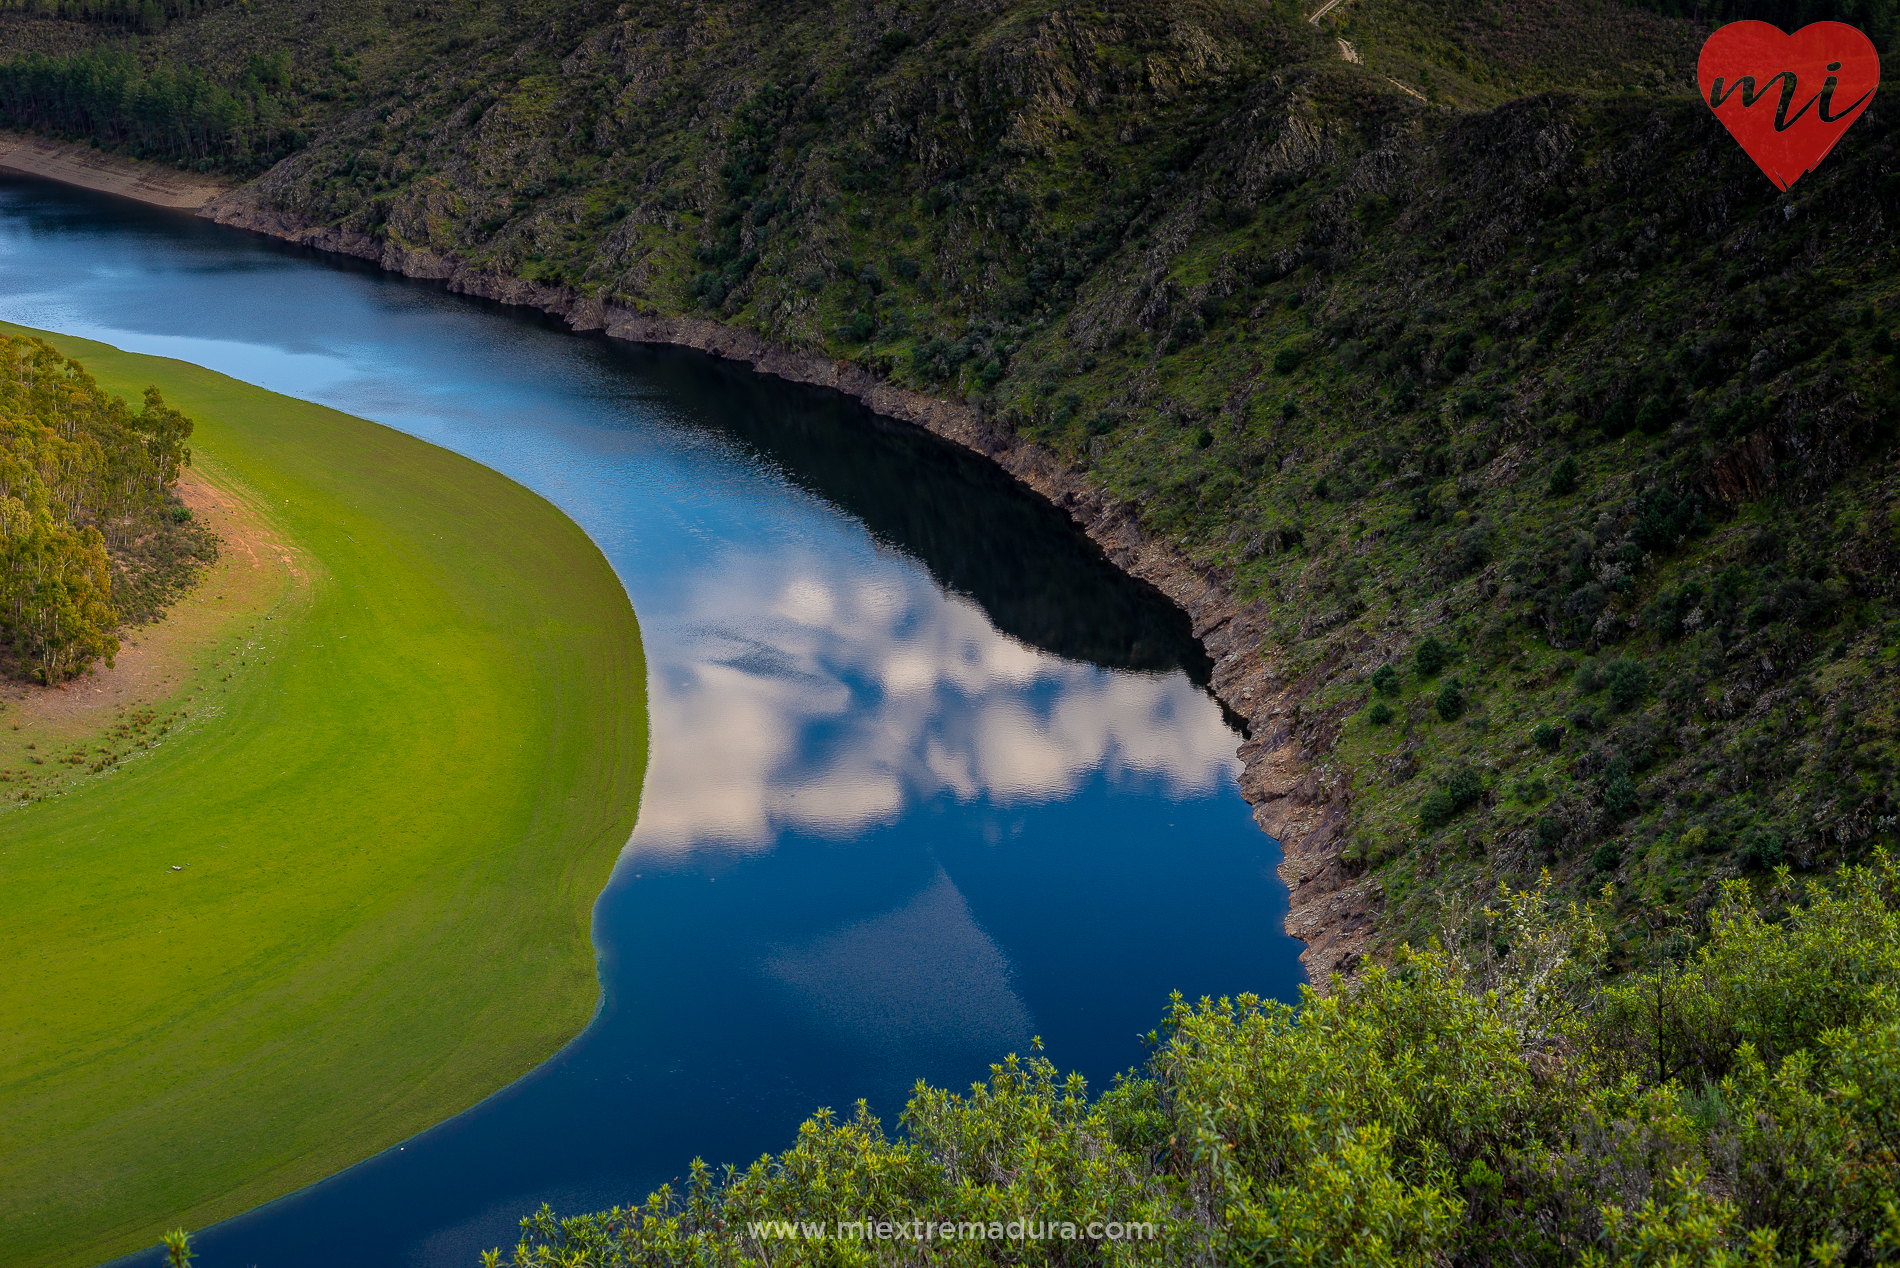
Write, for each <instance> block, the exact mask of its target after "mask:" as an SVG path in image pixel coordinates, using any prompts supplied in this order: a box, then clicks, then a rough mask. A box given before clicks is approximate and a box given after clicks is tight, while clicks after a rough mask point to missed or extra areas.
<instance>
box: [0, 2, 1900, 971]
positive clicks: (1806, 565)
mask: <svg viewBox="0 0 1900 1268" xmlns="http://www.w3.org/2000/svg"><path fill="white" fill-rule="evenodd" d="M54 9H56V10H57V13H58V15H59V16H47V14H48V13H49V12H51V11H52V10H54ZM1675 11H1677V6H1675V5H1674V4H1673V0H1664V2H1661V3H1659V4H1658V5H1656V6H1652V7H1650V8H1637V7H1629V6H1625V5H1622V4H1619V3H1617V2H1616V0H1594V2H1593V3H1589V4H1579V3H1570V2H1568V0H1498V2H1496V3H1492V2H1490V0H1481V2H1478V3H1468V4H1467V3H1457V4H1453V3H1442V4H1441V3H1435V2H1433V0H1344V3H1341V4H1339V5H1337V6H1335V7H1333V8H1331V9H1330V10H1329V11H1328V13H1327V14H1326V15H1325V16H1324V17H1323V18H1322V19H1321V20H1320V21H1319V22H1317V23H1314V22H1311V21H1308V20H1306V17H1305V16H1304V13H1303V11H1302V10H1299V9H1296V8H1295V7H1293V6H1291V5H1288V4H1257V3H1238V2H1235V0H1173V2H1163V0H1125V2H1123V3H1111V4H1105V5H1100V6H1094V7H1082V6H1068V5H1060V4H1052V3H1030V2H1027V0H955V2H951V3H941V4H929V5H925V4H904V3H880V4H860V3H781V2H774V3H765V2H764V0H725V2H715V3H707V4H703V5H697V6H691V7H685V6H679V5H673V4H664V3H659V2H658V0H628V2H627V3H622V4H618V5H606V4H588V3H569V2H562V0H555V2H551V3H541V4H532V5H530V4H505V3H501V2H500V0H484V2H480V3H478V2H476V0H427V2H426V3H391V4H384V3H381V2H380V0H378V2H377V3H373V4H372V3H367V2H364V3H350V2H347V0H333V2H330V3H323V4H317V3H314V2H313V0H248V2H247V3H244V4H235V3H232V4H225V3H218V2H216V0H214V3H212V4H211V5H210V6H209V7H202V6H199V5H196V4H190V5H185V6H183V7H179V6H177V5H173V6H171V7H170V8H165V9H162V10H159V9H155V10H154V11H153V12H152V13H150V14H147V13H146V11H145V9H144V7H143V6H141V8H140V9H139V14H140V15H141V16H139V17H137V18H136V19H128V17H127V16H126V15H127V13H128V12H129V10H125V9H123V7H122V6H121V7H118V8H115V7H113V6H112V5H105V6H104V7H101V6H98V5H88V4H87V3H85V2H84V0H81V2H80V3H71V2H69V0H61V3H59V4H58V5H56V6H48V5H44V4H36V5H35V6H33V7H32V8H30V9H22V10H16V11H14V12H12V13H10V14H6V15H0V39H4V41H5V47H6V48H7V49H9V50H13V51H15V56H14V58H13V60H12V62H11V63H10V66H9V68H8V69H7V70H5V71H4V72H3V73H0V106H3V107H4V109H5V110H6V111H7V112H8V118H9V119H11V120H12V122H13V124H14V125H15V126H25V127H42V128H50V129H54V130H64V131H65V132H66V133H68V134H69V135H76V136H86V135H91V136H93V137H94V138H95V139H97V140H98V141H99V142H100V143H101V144H103V145H105V146H108V147H122V148H127V149H129V150H131V151H132V152H135V153H144V154H147V155H157V156H170V157H173V158H175V159H177V160H179V161H183V162H186V163H188V164H191V165H195V166H201V167H212V166H220V165H221V166H224V167H227V168H230V169H234V170H237V171H255V170H257V169H259V168H260V167H263V166H265V165H266V164H271V165H270V166H269V167H268V170H267V171H264V173H263V175H262V176H261V177H260V178H259V179H258V180H257V181H256V182H255V184H254V185H253V186H252V187H251V189H250V190H249V191H248V192H247V193H245V194H243V195H241V197H247V198H250V199H252V200H254V201H256V202H259V203H261V204H263V205H266V206H268V207H270V208H272V209H274V211H275V212H276V213H279V214H282V215H285V216H288V217H291V218H295V219H298V220H301V221H302V222H304V223H306V224H309V225H313V226H334V227H337V228H340V229H346V230H352V231H357V232H361V233H365V234H368V235H372V236H373V237H375V238H379V239H381V240H383V241H384V242H385V243H386V244H388V245H389V246H390V247H392V248H394V249H396V250H397V251H398V252H399V253H405V254H409V255H416V254H418V253H420V254H422V255H427V256H429V257H431V258H438V259H440V260H442V261H444V262H446V264H447V265H453V266H454V267H455V268H458V269H466V270H474V271H485V272H487V273H489V274H492V275H499V276H504V277H515V278H525V279H530V280H533V281H536V282H539V283H541V284H543V285H544V286H547V287H554V288H567V289H568V290H569V291H570V292H572V293H574V294H576V295H579V296H584V297H587V298H591V299H595V300H599V301H601V302H603V303H606V304H611V305H619V306H622V307H623V308H627V309H637V310H640V311H642V312H646V313H656V314H660V315H671V316H699V317H702V318H707V319H714V320H718V321H722V322H725V323H729V324H731V325H733V326H735V327H740V328H743V329H745V330H748V331H752V332H757V333H758V334H760V335H763V336H764V337H766V338H768V339H770V340H772V341H775V342H777V343H778V344H780V345H782V346H786V347H789V348H794V349H803V350H808V351H812V352H821V353H825V354H829V355H831V356H834V357H838V358H843V359H847V360H850V361H853V362H855V363H857V364H859V365H861V366H863V367H866V368H868V369H870V370H871V371H873V372H874V373H876V374H878V375H882V376H886V377H888V378H889V379H891V380H893V381H895V382H897V383H900V384H904V385H908V386H912V387H915V388H917V389H920V390H922V391H925V392H929V393H934V394H937V395H941V396H944V397H949V398H952V399H956V400H960V401H964V402H967V403H970V404H972V405H974V406H975V407H977V408H978V409H980V410H981V411H983V413H984V415H985V416H986V418H987V419H988V420H989V422H990V425H991V426H993V427H994V428H995V429H996V430H997V431H998V432H999V433H1010V434H1011V435H1013V437H1014V439H1015V441H1017V442H1029V443H1033V444H1035V445H1038V446H1041V447H1043V448H1044V449H1046V450H1047V451H1048V452H1049V453H1050V454H1052V455H1054V457H1055V458H1057V459H1058V460H1059V461H1060V462H1062V463H1064V464H1067V465H1068V466H1069V467H1070V468H1071V469H1074V470H1079V471H1083V472H1085V473H1086V475H1087V478H1088V480H1089V481H1091V482H1092V483H1093V484H1094V485H1095V486H1096V487H1097V488H1099V490H1100V492H1101V500H1102V501H1104V502H1107V503H1110V504H1126V505H1128V506H1130V507H1132V508H1133V510H1134V512H1135V514H1136V515H1137V516H1138V517H1139V520H1140V522H1141V524H1142V526H1143V528H1144V529H1145V530H1146V532H1148V533H1149V534H1150V535H1165V536H1166V537H1167V538H1168V539H1169V540H1170V542H1171V543H1173V544H1174V545H1175V546H1176V547H1177V548H1178V549H1179V550H1180V551H1181V552H1182V553H1183V554H1184V555H1186V556H1187V558H1189V559H1190V560H1191V561H1192V562H1193V563H1194V565H1195V566H1197V567H1199V568H1200V569H1202V570H1204V572H1205V574H1206V575H1207V576H1208V577H1210V578H1212V579H1213V580H1215V581H1216V582H1218V583H1219V584H1221V585H1222V586H1224V587H1226V588H1227V589H1228V590H1229V591H1230V592H1231V593H1232V595H1233V596H1234V599H1235V602H1236V604H1237V606H1238V608H1239V610H1240V616H1239V618H1237V624H1238V625H1239V626H1240V627H1243V628H1246V629H1249V630H1251V631H1253V632H1254V638H1253V641H1252V643H1251V645H1250V650H1248V651H1247V653H1246V656H1247V657H1248V658H1249V664H1252V665H1253V667H1252V669H1251V670H1249V669H1248V667H1247V665H1242V666H1239V667H1238V668H1237V667H1235V666H1233V665H1227V666H1224V667H1223V669H1222V671H1221V672H1222V673H1223V674H1225V675H1227V676H1228V680H1229V681H1236V682H1242V681H1244V682H1246V683H1247V684H1248V687H1247V690H1248V691H1249V692H1251V694H1250V695H1249V696H1247V697H1245V699H1248V700H1251V701H1253V702H1254V703H1253V705H1252V708H1251V712H1252V723H1253V727H1254V730H1255V733H1256V735H1257V736H1259V737H1261V738H1262V740H1263V742H1266V743H1270V744H1279V745H1280V746H1281V747H1283V748H1285V749H1287V750H1288V751H1296V752H1298V753H1299V754H1301V758H1300V760H1301V762H1302V763H1303V766H1304V769H1306V770H1308V771H1310V772H1311V777H1310V778H1308V779H1306V780H1305V781H1304V782H1303V783H1300V784H1299V785H1298V787H1297V788H1295V789H1294V790H1293V791H1292V792H1290V793H1288V794H1287V795H1288V796H1290V797H1293V798H1299V799H1305V800H1309V801H1317V802H1319V803H1322V804H1321V805H1319V806H1318V807H1317V808H1316V811H1315V813H1316V816H1317V818H1318V821H1319V822H1320V823H1322V824H1323V825H1325V826H1324V827H1323V828H1322V831H1324V832H1326V833H1329V834H1330V836H1328V837H1325V838H1322V839H1323V840H1325V841H1326V842H1327V845H1326V850H1327V857H1328V861H1327V862H1326V864H1325V866H1324V867H1323V868H1319V869H1317V870H1315V871H1313V872H1312V873H1311V874H1309V875H1305V876H1303V877H1302V878H1301V887H1300V889H1299V890H1296V895H1295V902H1296V905H1297V904H1300V903H1303V902H1305V901H1307V896H1310V893H1312V892H1320V891H1327V890H1332V891H1335V892H1337V893H1340V894H1344V895H1348V896H1351V898H1352V900H1353V901H1354V902H1356V903H1359V904H1361V905H1362V906H1363V907H1365V908H1366V909H1368V910H1370V911H1372V912H1374V913H1376V915H1377V920H1376V923H1375V926H1374V927H1375V933H1374V935H1373V938H1372V943H1373V946H1374V948H1375V949H1376V948H1378V947H1381V946H1382V947H1386V948H1389V947H1391V946H1393V945H1395V944H1396V943H1397V942H1398V941H1400V940H1411V941H1413V942H1415V943H1416V942H1419V941H1421V940H1422V939H1423V938H1425V937H1426V936H1427V935H1430V934H1434V933H1440V932H1450V933H1451V935H1452V936H1453V937H1454V938H1457V939H1473V938H1482V937H1483V936H1484V934H1483V932H1482V930H1483V921H1482V919H1481V918H1480V917H1478V916H1477V915H1476V911H1475V909H1476V907H1477V906H1478V905H1479V904H1481V903H1482V901H1483V900H1484V898H1485V897H1486V896H1487V895H1489V894H1490V893H1492V892H1493V891H1494V889H1495V886H1496V884H1497V882H1498V881H1500V880H1510V881H1513V882H1517V883H1527V882H1528V881H1529V880H1530V879H1531V878H1534V877H1535V875H1536V874H1537V873H1538V872H1539V871H1540V870H1541V869H1544V868H1549V869H1551V870H1552V872H1553V874H1554V875H1555V877H1556V883H1557V887H1558V888H1557V891H1556V892H1558V893H1563V892H1566V891H1568V892H1586V891H1587V892H1591V893H1594V892H1596V891H1598V890H1600V889H1601V888H1602V887H1604V886H1606V885H1608V886H1611V887H1612V889H1611V892H1612V893H1613V894H1614V895H1615V906H1614V908H1613V916H1614V922H1615V934H1614V937H1613V941H1612V946H1611V951H1610V960H1611V963H1612V964H1613V965H1616V966H1619V967H1623V968H1627V967H1630V966H1632V965H1633V964H1635V963H1638V962H1640V961H1642V960H1643V959H1644V958H1645V957H1647V956H1649V955H1651V954H1653V953H1654V947H1656V946H1658V945H1661V942H1660V941H1659V940H1658V937H1657V935H1659V934H1660V933H1662V932H1663V931H1666V930H1684V931H1687V932H1688V933H1690V934H1696V933H1698V931H1700V930H1702V929H1703V928H1704V925H1703V921H1704V919H1705V917H1706V913H1707V911H1708V910H1709V908H1710V906H1711V904H1712V903H1713V902H1714V901H1715V899H1716V896H1717V894H1718V893H1719V892H1720V888H1719V887H1720V883H1721V882H1722V881H1723V880H1724V879H1725V878H1734V877H1738V876H1739V877H1753V878H1760V877H1763V876H1765V875H1766V874H1767V871H1768V869H1770V868H1772V867H1773V866H1774V865H1775V864H1778V863H1786V864H1789V865H1791V866H1793V867H1795V868H1797V869H1818V868H1824V867H1827V866H1829V865H1831V864H1833V863H1835V862H1838V861H1843V860H1853V859H1857V858H1859V857H1861V856H1862V855H1864V854H1865V853H1866V852H1867V851H1869V850H1870V849H1872V848H1874V846H1875V845H1876V844H1877V843H1879V842H1881V841H1883V840H1885V841H1889V842H1890V841H1892V839H1893V837H1894V829H1895V823H1896V816H1900V806H1897V805H1896V800H1897V798H1900V787H1897V786H1896V779H1895V770H1894V765H1895V756H1894V754H1895V748H1894V741H1895V736H1894V727H1895V717H1894V709H1895V704H1894V701H1895V698H1896V692H1895V690H1894V681H1895V680H1894V677H1893V675H1894V658H1895V653H1896V649H1897V648H1900V620H1897V618H1900V613H1896V609H1895V598H1896V594H1895V591H1896V586H1897V585H1900V582H1896V577H1897V576H1900V538H1897V536H1896V535H1897V534H1900V486H1897V485H1896V480H1895V475H1896V472H1895V468H1894V462H1893V449H1892V444H1891V438H1892V435H1893V426H1892V423H1893V418H1894V415H1893V412H1892V407H1893V404H1894V401H1895V392H1896V388H1900V380H1896V377H1895V369H1894V365H1893V353H1894V348H1895V343H1894V340H1895V336H1896V330H1895V326H1896V324H1897V323H1900V319H1897V318H1896V317H1895V316H1894V310H1893V309H1892V307H1891V305H1890V300H1891V298H1892V296H1893V295H1894V292H1895V290H1896V288H1897V286H1900V267H1897V266H1896V258H1895V251H1894V247H1895V243H1894V239H1893V227H1892V226H1891V225H1890V224H1889V222H1888V217H1890V216H1900V174H1896V133H1895V122H1896V120H1900V111H1896V110H1895V109H1894V108H1892V107H1890V106H1889V105H1887V104H1884V100H1885V99H1884V97H1883V98H1877V99H1876V100H1875V102H1874V103H1873V105H1872V107H1871V108H1870V110H1869V111H1868V113H1867V114H1866V115H1865V116H1863V117H1862V118H1861V119H1860V120H1859V121H1858V122H1856V123H1855V124H1854V125H1853V128H1852V129H1851V131H1849V132H1848V134H1847V135H1846V137H1845V139H1844V140H1843V141H1842V142H1841V144H1840V145H1839V146H1838V147H1837V149H1836V150H1835V152H1834V153H1833V154H1832V155H1831V156H1830V157H1829V158H1828V160H1827V162H1826V164H1825V165H1824V167H1823V169H1822V170H1821V171H1820V172H1819V173H1817V174H1815V175H1812V176H1809V177H1807V178H1806V179H1804V180H1803V181H1802V182H1801V183H1800V184H1799V185H1798V186H1796V188H1795V190H1794V192H1793V194H1792V195H1789V196H1783V195H1781V194H1779V193H1778V192H1777V191H1776V190H1775V189H1774V187H1773V186H1771V185H1770V184H1769V183H1768V181H1767V180H1766V179H1765V178H1763V176H1762V175H1761V173H1760V172H1759V171H1758V170H1757V169H1756V168H1755V167H1754V165H1753V164H1752V163H1751V162H1750V161H1749V160H1748V159H1747V158H1746V157H1745V156H1744V155H1743V154H1742V153H1741V152H1740V150H1739V149H1738V148H1737V147H1736V145H1735V144H1734V143H1733V141H1731V140H1730V138H1729V137H1728V136H1727V134H1726V133H1725V132H1723V130H1722V129H1721V128H1720V126H1719V125H1718V124H1717V123H1716V122H1715V121H1714V119H1713V118H1712V117H1711V115H1710V112H1709V110H1708V108H1707V107H1706V106H1705V105H1703V104H1702V103H1701V102H1700V101H1699V100H1698V99H1697V96H1696V92H1695V88H1694V83H1693V65H1694V58H1695V55H1696V52H1697V49H1698V48H1699V46H1700V44H1701V41H1702V39H1703V38H1704V37H1705V35H1706V33H1707V31H1708V30H1709V29H1710V22H1709V21H1706V20H1705V21H1701V22H1696V21H1691V20H1688V19H1685V18H1683V17H1680V16H1670V15H1671V13H1673V12H1675ZM1702 12H1703V14H1704V16H1705V18H1706V17H1707V16H1708V15H1709V14H1710V12H1711V10H1710V9H1709V8H1708V7H1706V6H1705V8H1704V9H1703V10H1702ZM1722 14H1723V16H1739V15H1743V14H1749V15H1753V16H1765V17H1769V18H1772V19H1776V20H1780V21H1783V22H1784V23H1786V24H1788V25H1794V24H1797V23H1798V22H1800V21H1806V20H1809V19H1812V18H1815V17H1821V16H1845V17H1848V18H1851V19H1853V20H1856V21H1859V22H1860V23H1861V24H1862V25H1863V26H1865V27H1867V28H1868V29H1870V30H1871V31H1872V32H1873V33H1874V34H1875V36H1876V37H1877V38H1878V39H1880V40H1881V41H1883V42H1884V41H1886V40H1888V39H1889V38H1890V37H1891V35H1892V25H1893V21H1892V19H1893V5H1892V4H1890V3H1884V2H1882V3H1875V4H1871V5H1855V4H1852V3H1842V4H1837V5H1834V6H1832V7H1830V6H1827V5H1813V4H1804V3H1788V4H1781V5H1775V4H1765V5H1756V6H1753V7H1747V6H1737V5H1730V6H1727V7H1726V8H1723V9H1722ZM154 84H159V85H161V86H163V85H169V87H166V88H165V89H164V91H159V90H157V89H154V88H153V87H152V85H154ZM186 84H190V85H197V86H198V87H195V88H192V89H191V90H190V91H189V92H188V91H187V90H186V89H184V88H181V87H179V85H186ZM115 85H116V86H115ZM193 93H195V94H197V95H196V96H193V95H192V94H193ZM220 93H222V94H224V95H223V96H219V95H218V94H220ZM200 101H202V102H205V103H209V104H206V105H204V106H203V107H202V108H200V106H198V105H193V104H191V103H192V102H200ZM278 155H287V157H283V158H282V159H281V161H276V159H275V156H278ZM1253 658H1257V663H1254V661H1253ZM1236 675H1238V676H1239V677H1238V678H1236V677H1235V676H1236ZM1230 698H1234V699H1242V697H1241V695H1240V693H1239V689H1238V688H1237V689H1236V690H1235V691H1234V692H1233V693H1231V695H1230ZM1268 791H1269V793H1272V792H1273V790H1268ZM1321 811H1323V812H1324V813H1320V812H1321ZM1304 844H1305V846H1306V847H1308V848H1307V853H1308V854H1309V855H1310V854H1311V850H1312V847H1313V845H1314V842H1313V841H1308V842H1305V843H1304ZM1461 913H1466V914H1461ZM1671 936H1673V934H1672V935H1671ZM1329 962H1330V961H1327V962H1326V963H1329ZM1320 967H1321V968H1322V969H1323V968H1324V967H1325V963H1322V964H1321V965H1320Z"/></svg>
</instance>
